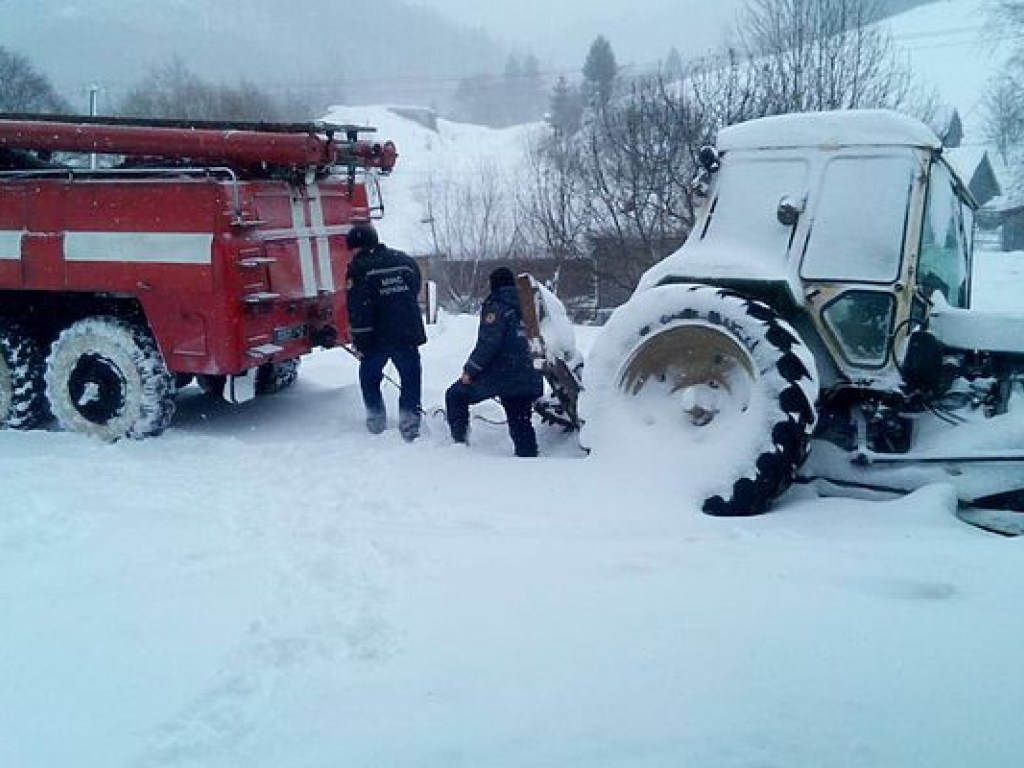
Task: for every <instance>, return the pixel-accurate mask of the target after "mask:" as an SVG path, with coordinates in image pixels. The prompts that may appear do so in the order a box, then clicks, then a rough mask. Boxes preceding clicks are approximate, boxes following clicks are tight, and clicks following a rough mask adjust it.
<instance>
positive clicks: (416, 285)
mask: <svg viewBox="0 0 1024 768" xmlns="http://www.w3.org/2000/svg"><path fill="white" fill-rule="evenodd" d="M345 241H346V243H347V244H348V248H349V250H350V251H352V254H353V257H352V261H351V262H350V263H349V266H348V282H347V287H348V317H349V326H350V327H351V329H352V341H353V343H354V344H355V347H356V350H357V351H358V352H359V355H360V358H359V386H360V388H361V389H362V393H363V404H364V405H365V406H366V428H367V429H368V430H370V432H372V433H374V434H380V433H381V432H383V431H384V428H385V427H386V426H387V412H386V410H385V408H384V398H383V397H381V392H380V385H381V380H382V379H383V376H384V366H385V365H387V363H388V360H390V361H391V362H392V363H394V365H395V368H396V369H397V370H398V376H399V380H400V381H401V393H400V395H399V397H398V411H399V420H398V429H399V431H400V432H401V433H402V437H403V438H405V439H406V440H415V439H416V438H417V437H418V436H419V433H420V414H421V412H422V409H421V407H420V392H421V389H422V376H423V372H422V366H421V364H420V350H419V347H420V345H421V344H423V343H425V342H426V340H427V333H426V330H425V329H424V327H423V316H422V315H421V314H420V305H419V293H420V280H421V278H420V268H419V266H418V265H417V264H416V262H415V261H414V260H413V259H412V258H411V257H409V256H408V255H407V254H405V253H402V252H401V251H396V250H395V249H393V248H388V247H387V246H385V245H384V244H383V243H381V242H378V239H377V231H376V230H375V229H374V228H373V227H372V226H370V225H369V224H357V225H356V226H353V227H352V229H350V230H349V232H348V234H347V235H346V237H345Z"/></svg>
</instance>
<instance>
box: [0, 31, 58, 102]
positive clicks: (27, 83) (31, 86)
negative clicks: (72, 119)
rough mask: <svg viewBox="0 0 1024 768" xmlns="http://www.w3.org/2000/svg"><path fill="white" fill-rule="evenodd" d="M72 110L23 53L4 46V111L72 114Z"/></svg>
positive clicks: (0, 54)
mask: <svg viewBox="0 0 1024 768" xmlns="http://www.w3.org/2000/svg"><path fill="white" fill-rule="evenodd" d="M70 111H71V110H70V107H69V106H68V104H67V102H66V101H64V99H62V98H61V97H60V96H58V95H57V92H56V91H55V90H54V89H53V86H52V85H51V84H50V81H49V79H48V78H47V77H46V76H45V75H42V74H40V73H39V72H38V71H37V70H36V69H35V67H33V66H32V63H31V62H30V61H29V60H28V59H27V58H26V57H25V56H22V55H21V54H20V53H15V52H14V51H10V50H8V49H7V48H4V47H3V46H0V112H70Z"/></svg>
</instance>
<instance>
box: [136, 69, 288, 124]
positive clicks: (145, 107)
mask: <svg viewBox="0 0 1024 768" xmlns="http://www.w3.org/2000/svg"><path fill="white" fill-rule="evenodd" d="M118 112H119V113H120V114H122V115H127V116H130V117H158V118H180V119H185V120H251V121H260V120H266V121H273V120H281V119H283V118H284V117H285V110H284V109H283V107H282V106H281V104H280V103H279V101H278V100H277V99H275V98H274V97H272V96H271V95H270V94H269V93H268V92H266V91H264V90H262V89H261V88H260V87H259V86H258V85H256V84H254V83H251V82H247V81H244V80H243V81H241V82H240V83H238V85H235V86H232V85H215V84H211V83H208V82H206V81H205V80H203V79H202V78H200V77H199V76H197V75H196V74H195V73H193V72H192V71H191V70H190V69H189V68H188V67H187V66H185V63H184V62H183V61H182V60H181V59H177V58H176V59H173V60H172V61H171V62H169V63H168V64H165V65H163V66H159V67H155V68H153V69H152V70H150V72H149V74H148V75H147V76H146V77H145V78H144V79H143V80H142V82H141V83H139V84H138V85H137V86H135V87H134V88H132V90H131V91H129V92H128V94H127V95H126V96H125V97H124V99H122V101H121V103H120V104H119V106H118Z"/></svg>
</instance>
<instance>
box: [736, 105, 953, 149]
mask: <svg viewBox="0 0 1024 768" xmlns="http://www.w3.org/2000/svg"><path fill="white" fill-rule="evenodd" d="M883 145H898V146H913V147H928V148H930V149H939V148H940V147H941V146H942V142H941V141H939V139H938V137H937V136H936V135H935V133H934V132H933V131H932V130H931V129H930V128H928V126H926V125H925V124H924V123H922V122H920V121H919V120H915V119H914V118H912V117H907V116H906V115H901V114H900V113H898V112H893V111H890V110H886V109H863V110H842V111H835V112H807V113H800V114H791V115H776V116H774V117H763V118H760V119H757V120H751V121H749V122H746V123H740V124H738V125H731V126H728V127H726V128H723V129H722V130H721V131H719V133H718V149H719V150H720V151H727V150H730V149H782V148H789V147H820V146H826V147H844V146H883Z"/></svg>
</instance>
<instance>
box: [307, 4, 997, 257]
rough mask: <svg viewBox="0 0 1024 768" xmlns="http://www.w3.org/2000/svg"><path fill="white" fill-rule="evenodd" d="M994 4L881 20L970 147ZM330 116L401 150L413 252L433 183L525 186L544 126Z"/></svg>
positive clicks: (420, 240) (398, 225) (392, 206)
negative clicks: (475, 180) (954, 117)
mask: <svg viewBox="0 0 1024 768" xmlns="http://www.w3.org/2000/svg"><path fill="white" fill-rule="evenodd" d="M987 7H988V0H945V1H944V2H936V3H931V4H928V5H923V6H920V7H918V8H915V9H913V10H911V11H908V12H906V13H903V14H900V15H897V16H894V17H892V18H890V19H887V20H886V21H884V22H882V23H883V24H884V25H887V27H888V28H889V29H890V31H891V34H892V37H893V40H894V43H895V45H896V50H897V55H898V56H899V57H901V58H903V59H904V60H906V61H907V62H908V64H909V65H910V66H911V68H912V70H913V71H914V73H915V74H916V76H917V77H918V78H919V79H920V81H921V83H922V84H923V85H924V86H925V87H929V88H934V89H935V92H936V94H937V95H938V97H939V100H940V102H942V106H943V107H955V108H956V109H957V110H958V111H959V113H960V116H961V119H962V120H963V123H964V130H965V136H964V143H965V145H975V146H976V145H979V144H982V143H983V142H984V126H983V121H984V117H985V115H984V110H983V108H982V99H983V97H984V91H985V87H986V85H987V83H988V82H989V80H990V79H991V78H992V77H993V76H994V75H995V74H996V73H997V72H998V69H999V67H1000V65H1001V64H1002V62H1003V61H1004V60H1005V57H1006V55H1007V53H1006V50H1005V48H1004V47H1001V46H999V45H994V44H993V43H992V41H991V40H989V39H986V38H985V37H983V35H982V33H983V31H984V27H985V24H986V23H987V17H986V16H985V12H986V10H985V9H986V8H987ZM326 119H328V120H331V121H334V122H349V123H356V124H360V125H373V126H375V127H377V128H378V130H379V132H378V134H377V135H378V136H379V137H380V138H381V139H391V140H392V141H394V142H395V143H396V144H397V145H398V149H399V153H400V157H399V162H398V166H397V167H396V169H395V172H394V174H393V175H392V176H391V177H390V178H387V179H384V180H383V183H382V190H383V193H384V204H385V206H386V215H385V218H384V219H383V220H382V221H381V222H380V229H381V232H382V234H383V236H384V239H385V240H386V241H387V242H388V243H390V244H391V245H394V246H396V247H399V248H403V249H406V250H408V251H410V252H413V253H429V252H431V251H432V250H433V249H432V241H431V233H430V226H429V223H428V222H429V210H428V205H427V201H428V200H429V199H430V197H431V196H430V194H429V193H428V192H427V190H428V188H429V185H430V184H431V183H433V184H434V185H435V186H436V185H438V184H441V185H443V184H445V183H447V182H450V181H455V182H458V181H459V180H460V179H462V180H463V181H465V179H466V178H472V175H473V174H477V173H479V172H481V171H483V172H485V173H491V174H497V175H499V176H500V177H501V178H503V179H505V180H506V182H505V183H506V185H507V186H508V187H510V188H511V187H514V186H515V185H516V184H519V183H528V182H525V181H517V174H522V173H523V170H524V168H525V161H524V151H525V148H526V146H527V145H528V142H529V140H530V137H531V136H532V135H534V134H536V133H537V132H538V131H541V130H543V126H542V125H540V124H533V125H524V126H515V127H512V128H505V129H492V128H487V127H484V126H478V125H467V124H461V123H454V122H451V121H447V120H437V129H436V130H431V129H430V128H428V127H425V126H424V125H422V124H420V123H418V122H416V121H414V120H411V119H407V118H404V117H400V116H399V115H398V114H396V113H395V112H393V111H391V110H389V109H388V108H387V107H384V106H358V107H351V106H337V107H333V108H332V109H331V110H329V112H328V114H327V115H326Z"/></svg>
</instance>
